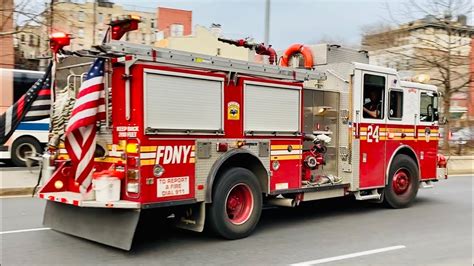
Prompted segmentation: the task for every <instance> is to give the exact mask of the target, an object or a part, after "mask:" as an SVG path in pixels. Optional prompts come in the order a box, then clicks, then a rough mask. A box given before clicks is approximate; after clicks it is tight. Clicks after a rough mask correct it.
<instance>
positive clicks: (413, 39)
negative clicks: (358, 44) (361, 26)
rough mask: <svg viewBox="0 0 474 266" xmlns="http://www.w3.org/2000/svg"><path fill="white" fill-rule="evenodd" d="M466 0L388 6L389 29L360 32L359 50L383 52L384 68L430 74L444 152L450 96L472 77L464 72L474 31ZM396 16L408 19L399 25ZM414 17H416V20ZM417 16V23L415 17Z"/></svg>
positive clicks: (462, 89)
mask: <svg viewBox="0 0 474 266" xmlns="http://www.w3.org/2000/svg"><path fill="white" fill-rule="evenodd" d="M472 5H473V4H472V2H471V1H470V0H429V1H428V2H426V1H425V2H424V3H423V4H421V3H419V1H417V0H409V1H407V2H406V4H405V6H404V8H402V9H401V10H397V11H396V12H394V11H393V10H391V9H390V7H389V6H388V8H389V11H390V19H391V20H392V23H391V25H393V24H394V23H395V24H396V25H397V26H395V27H394V26H391V25H390V24H387V21H383V22H382V23H381V24H379V25H375V26H373V27H371V28H366V29H365V31H366V32H365V34H364V36H363V43H362V44H363V48H364V49H366V50H368V51H370V52H371V54H373V55H374V56H375V57H378V58H381V55H382V54H383V55H384V57H385V61H386V62H389V64H388V66H391V67H396V68H398V69H401V70H412V71H414V72H418V73H420V72H425V73H428V74H430V76H431V80H430V82H431V83H432V84H433V85H436V86H438V88H439V89H440V91H441V92H442V93H443V101H442V107H443V108H442V111H443V114H444V117H446V118H448V121H447V123H446V124H445V125H444V138H443V149H444V150H445V151H449V142H448V140H449V134H448V132H449V131H450V127H451V124H452V121H449V114H450V109H451V101H450V99H451V96H453V94H454V93H457V92H465V91H466V90H467V88H468V86H469V83H470V82H471V79H472V76H473V73H471V71H472V70H470V68H469V53H470V50H471V47H470V42H471V38H472V36H474V35H473V34H474V27H473V26H470V25H468V24H467V21H468V19H469V17H468V16H470V15H471V11H472ZM395 18H402V19H404V20H410V21H411V22H409V23H400V21H398V20H397V19H395ZM417 18H418V19H417ZM420 18H422V19H420Z"/></svg>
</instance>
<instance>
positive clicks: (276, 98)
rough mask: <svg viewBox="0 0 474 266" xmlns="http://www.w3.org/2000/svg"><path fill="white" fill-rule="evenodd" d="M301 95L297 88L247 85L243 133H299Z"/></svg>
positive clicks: (245, 89)
mask: <svg viewBox="0 0 474 266" xmlns="http://www.w3.org/2000/svg"><path fill="white" fill-rule="evenodd" d="M300 93H301V89H300V88H299V87H293V86H291V87H290V86H280V85H272V84H262V85H260V84H252V83H246V84H245V88H244V131H245V132H246V133H249V132H255V133H259V132H263V133H274V132H276V133H278V132H284V133H295V132H299V131H300V105H301V100H300V99H301V96H300Z"/></svg>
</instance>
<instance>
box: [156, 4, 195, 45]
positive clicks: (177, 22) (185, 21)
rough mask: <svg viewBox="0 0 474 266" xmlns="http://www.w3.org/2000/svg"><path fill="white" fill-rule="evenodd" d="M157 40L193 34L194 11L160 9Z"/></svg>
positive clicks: (158, 12)
mask: <svg viewBox="0 0 474 266" xmlns="http://www.w3.org/2000/svg"><path fill="white" fill-rule="evenodd" d="M157 19H158V31H159V33H158V35H159V37H157V39H164V38H168V37H182V36H187V35H191V34H192V27H193V11H189V10H180V9H173V8H166V7H158V11H157Z"/></svg>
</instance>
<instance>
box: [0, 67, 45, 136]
mask: <svg viewBox="0 0 474 266" xmlns="http://www.w3.org/2000/svg"><path fill="white" fill-rule="evenodd" d="M51 67H52V64H50V65H49V66H48V68H47V70H46V72H45V73H44V76H43V77H42V78H40V79H38V80H37V81H36V82H35V84H33V86H31V88H30V89H28V91H27V92H26V94H24V95H23V96H21V98H20V99H19V100H18V101H17V102H15V103H14V104H13V105H12V106H10V107H9V108H8V109H7V111H6V112H5V113H3V114H2V116H0V145H2V144H4V143H5V142H7V141H8V139H9V138H10V137H11V135H12V134H13V132H15V130H16V128H17V127H18V125H19V124H20V122H22V121H35V120H41V119H44V118H48V117H49V113H50V108H51Z"/></svg>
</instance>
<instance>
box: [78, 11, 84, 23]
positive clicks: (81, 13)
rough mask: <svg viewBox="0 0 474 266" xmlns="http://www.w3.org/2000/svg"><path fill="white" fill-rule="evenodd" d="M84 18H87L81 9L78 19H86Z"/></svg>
mask: <svg viewBox="0 0 474 266" xmlns="http://www.w3.org/2000/svg"><path fill="white" fill-rule="evenodd" d="M84 18H85V14H84V11H79V13H78V14H77V20H79V21H84Z"/></svg>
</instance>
